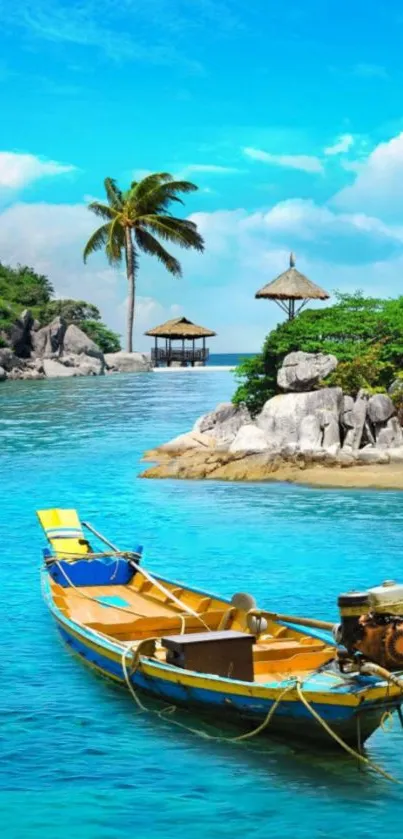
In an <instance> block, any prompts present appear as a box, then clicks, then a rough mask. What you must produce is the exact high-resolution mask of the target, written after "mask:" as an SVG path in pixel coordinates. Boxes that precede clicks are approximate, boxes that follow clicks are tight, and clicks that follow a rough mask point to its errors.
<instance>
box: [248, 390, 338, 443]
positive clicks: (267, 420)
mask: <svg viewBox="0 0 403 839" xmlns="http://www.w3.org/2000/svg"><path fill="white" fill-rule="evenodd" d="M341 404H342V391H341V388H338V387H334V388H322V389H321V390H315V391H310V392H309V393H283V394H279V395H278V396H273V398H272V399H269V400H268V401H267V402H266V403H265V405H264V406H263V410H262V412H261V413H260V414H259V415H258V417H257V418H256V425H257V426H258V428H260V429H262V431H264V433H265V434H266V437H267V438H268V441H269V445H270V446H271V447H272V448H274V449H276V450H278V451H282V450H284V449H286V448H287V447H289V446H291V447H295V448H296V449H298V447H299V446H300V443H301V423H302V420H303V419H304V418H306V417H309V416H314V417H315V418H316V420H317V422H318V425H319V428H322V431H323V429H324V424H325V422H326V424H327V425H329V423H330V415H332V417H333V418H334V421H335V423H337V422H338V417H339V414H340V409H341ZM324 412H327V413H324ZM315 429H316V424H314V423H313V422H312V421H311V420H310V421H309V423H307V424H306V425H305V424H304V426H303V429H302V431H303V445H305V444H306V445H308V439H309V440H311V439H312V436H311V435H312V434H315ZM333 433H334V426H333V431H332V434H333ZM323 437H324V434H323ZM321 438H322V434H321ZM316 439H318V437H316ZM322 442H323V441H322V440H321V444H320V446H322Z"/></svg>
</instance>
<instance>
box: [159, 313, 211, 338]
mask: <svg viewBox="0 0 403 839" xmlns="http://www.w3.org/2000/svg"><path fill="white" fill-rule="evenodd" d="M145 334H146V335H152V336H153V337H157V338H171V339H172V340H176V339H181V338H185V339H187V338H190V339H192V338H212V337H213V336H214V335H215V334H216V333H215V332H213V331H212V329H206V328H205V327H204V326H197V325H196V324H195V323H192V321H191V320H188V319H187V318H173V319H172V320H167V321H165V323H162V324H161V326H155V327H154V329H149V330H148V332H146V333H145Z"/></svg>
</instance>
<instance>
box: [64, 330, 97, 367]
mask: <svg viewBox="0 0 403 839" xmlns="http://www.w3.org/2000/svg"><path fill="white" fill-rule="evenodd" d="M63 353H66V355H68V354H72V355H86V356H90V357H91V358H98V359H99V360H100V361H102V362H103V361H104V354H103V352H102V350H100V348H99V347H98V344H96V343H95V341H93V340H92V339H91V338H89V337H88V335H86V334H85V332H83V330H82V329H80V328H79V327H78V326H76V325H75V324H74V323H70V325H69V326H68V327H67V329H66V332H65V334H64V337H63Z"/></svg>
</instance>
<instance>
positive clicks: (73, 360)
mask: <svg viewBox="0 0 403 839" xmlns="http://www.w3.org/2000/svg"><path fill="white" fill-rule="evenodd" d="M58 361H59V362H60V364H63V365H64V366H65V367H72V368H74V369H75V371H76V375H77V376H102V375H103V373H104V368H105V365H104V362H103V358H102V359H101V358H94V357H92V356H89V355H85V354H84V353H81V354H80V355H73V354H70V355H65V354H64V353H63V355H62V356H60V358H58Z"/></svg>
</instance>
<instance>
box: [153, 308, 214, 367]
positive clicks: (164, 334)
mask: <svg viewBox="0 0 403 839" xmlns="http://www.w3.org/2000/svg"><path fill="white" fill-rule="evenodd" d="M145 334H146V335H151V336H152V337H153V338H155V345H154V347H153V348H152V350H151V360H152V362H153V364H154V367H158V366H159V365H160V364H162V365H164V364H166V365H167V367H171V366H173V365H175V366H181V367H187V366H188V364H190V365H191V367H194V366H195V364H197V366H200V365H205V363H206V361H207V359H208V357H209V350H208V349H207V348H206V338H212V337H213V336H214V335H215V334H216V333H215V332H213V331H212V329H205V327H204V326H197V325H196V324H195V323H192V321H191V320H188V319H187V318H183V317H182V318H173V319H172V320H167V321H166V322H165V323H163V324H161V326H155V327H154V329H149V330H148V332H146V333H145ZM159 338H165V346H163V347H159V346H158V339H159ZM198 339H202V341H203V344H202V346H201V347H195V341H197V340H198ZM173 341H180V342H181V344H180V345H179V346H172V342H173ZM185 341H191V342H192V343H191V346H190V347H186V346H185Z"/></svg>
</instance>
